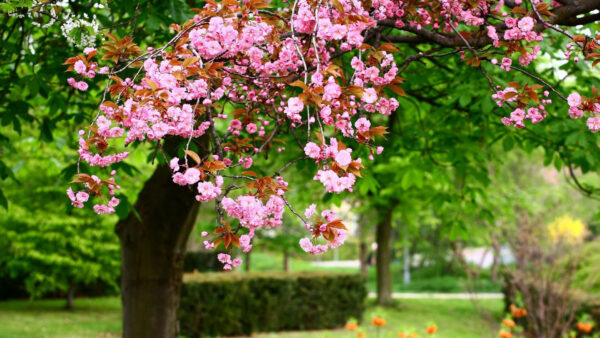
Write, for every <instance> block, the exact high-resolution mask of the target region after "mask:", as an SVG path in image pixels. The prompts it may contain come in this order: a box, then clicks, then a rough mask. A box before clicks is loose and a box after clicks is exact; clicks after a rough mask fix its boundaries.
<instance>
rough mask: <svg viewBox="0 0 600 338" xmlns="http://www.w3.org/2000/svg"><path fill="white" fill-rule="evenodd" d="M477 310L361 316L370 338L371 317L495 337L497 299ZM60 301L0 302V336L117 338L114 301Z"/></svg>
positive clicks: (453, 304) (388, 330) (421, 307)
mask: <svg viewBox="0 0 600 338" xmlns="http://www.w3.org/2000/svg"><path fill="white" fill-rule="evenodd" d="M476 304H477V306H478V307H480V309H482V310H485V311H486V312H487V313H489V314H490V315H491V320H486V319H484V318H483V317H482V316H481V315H480V314H479V312H478V310H477V309H476V307H475V306H474V303H472V302H471V301H469V300H432V299H427V300H426V299H410V300H409V299H406V300H401V301H398V302H397V304H396V306H395V307H393V308H389V309H380V308H377V307H374V306H369V308H368V310H367V313H366V315H365V318H364V321H365V329H366V331H365V332H366V333H367V336H375V335H374V334H375V330H374V329H373V328H372V327H371V324H370V321H371V318H372V316H374V315H379V316H381V317H383V318H385V319H386V320H387V322H388V323H387V325H386V327H385V328H384V329H383V330H382V332H381V333H382V334H381V337H396V334H397V332H398V331H399V330H401V329H406V330H414V331H417V332H418V333H420V336H423V333H424V331H423V330H424V329H425V327H426V326H427V325H429V324H431V323H435V324H437V325H438V327H439V331H438V335H437V337H495V336H496V335H497V333H496V332H497V330H498V326H497V324H496V323H497V322H499V320H500V319H501V316H502V301H501V300H481V301H478V302H477V303H476ZM63 306H64V301H63V300H40V301H7V302H0V337H2V338H4V337H19V338H20V337H117V336H120V330H121V322H120V308H121V304H120V299H119V298H117V297H110V298H85V299H76V300H75V310H73V311H67V310H64V309H63V308H62V307H63ZM258 336H260V337H354V334H353V333H351V332H349V331H345V330H343V329H340V330H331V331H317V332H286V333H273V334H261V335H258Z"/></svg>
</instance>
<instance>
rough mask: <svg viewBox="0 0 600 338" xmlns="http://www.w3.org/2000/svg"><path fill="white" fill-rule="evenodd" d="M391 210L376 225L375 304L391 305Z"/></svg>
mask: <svg viewBox="0 0 600 338" xmlns="http://www.w3.org/2000/svg"><path fill="white" fill-rule="evenodd" d="M393 211H394V210H393V208H390V209H388V210H386V213H385V215H383V217H382V219H381V221H380V222H379V224H377V263H376V265H377V304H379V305H390V304H392V275H391V273H390V264H391V260H392V251H391V248H390V238H391V236H392V214H393Z"/></svg>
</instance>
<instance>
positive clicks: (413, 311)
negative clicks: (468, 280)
mask: <svg viewBox="0 0 600 338" xmlns="http://www.w3.org/2000/svg"><path fill="white" fill-rule="evenodd" d="M478 309H479V310H478ZM502 310H503V308H502V301H501V300H487V299H486V300H479V301H477V302H476V303H473V302H472V301H470V300H437V299H406V300H399V301H398V302H397V303H396V305H395V306H394V307H393V308H377V307H372V306H370V307H369V308H368V310H367V312H366V314H365V317H364V319H363V323H362V328H363V330H364V332H365V333H366V334H367V337H376V336H377V331H376V329H375V328H374V327H373V326H372V325H371V318H372V317H373V316H375V315H377V316H380V317H382V318H384V319H385V320H386V321H387V324H386V326H385V327H383V328H382V329H381V332H380V337H396V336H397V334H398V332H401V331H409V332H416V333H418V334H419V336H420V337H423V336H427V335H426V334H425V328H426V327H427V326H429V325H431V324H436V325H437V326H438V332H437V334H436V337H437V338H444V337H449V338H450V337H452V338H454V337H461V338H470V337H473V338H476V337H477V338H481V337H497V335H498V330H499V328H500V326H499V324H498V323H499V322H500V320H501V319H502ZM479 311H481V312H482V313H485V314H486V315H487V316H489V318H488V319H486V318H485V316H486V315H482V314H480V312H479ZM259 336H260V337H265V338H267V337H297V338H304V337H306V338H308V337H355V335H354V334H353V333H352V332H350V331H347V330H343V329H340V330H330V331H313V332H286V333H272V334H263V335H259Z"/></svg>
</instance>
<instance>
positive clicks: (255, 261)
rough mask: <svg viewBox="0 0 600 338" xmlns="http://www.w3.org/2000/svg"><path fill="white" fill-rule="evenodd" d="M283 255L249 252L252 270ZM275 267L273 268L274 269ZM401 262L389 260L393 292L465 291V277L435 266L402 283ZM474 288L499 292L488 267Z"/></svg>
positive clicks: (371, 273)
mask: <svg viewBox="0 0 600 338" xmlns="http://www.w3.org/2000/svg"><path fill="white" fill-rule="evenodd" d="M282 262H283V257H282V255H279V254H275V253H271V252H269V253H267V252H260V251H256V252H252V263H251V265H250V270H252V271H271V270H276V269H281V267H282V266H283V264H282ZM289 263H290V264H289V266H290V270H291V271H314V270H323V271H330V272H350V273H358V272H359V269H358V268H334V267H318V266H315V265H312V264H311V262H310V261H307V260H301V259H294V258H290V261H289ZM274 267H275V269H274ZM402 270H403V266H402V264H400V263H398V262H395V263H392V264H391V273H392V291H393V292H442V293H457V292H468V291H469V289H468V288H467V282H466V278H465V277H464V275H463V276H457V275H448V274H446V273H443V272H441V271H439V269H435V268H434V267H425V268H420V269H413V270H412V272H411V282H410V284H408V285H405V284H404V283H403V282H402V280H403V279H402V274H403V271H402ZM376 273H377V271H376V269H375V267H374V266H369V267H368V269H367V288H368V290H369V291H370V292H375V291H376V288H377V277H376ZM473 289H474V290H475V291H477V292H500V291H501V287H500V285H499V284H495V283H493V282H492V281H491V279H490V277H489V271H484V272H483V273H482V274H481V276H480V278H479V279H478V280H476V281H474V285H473Z"/></svg>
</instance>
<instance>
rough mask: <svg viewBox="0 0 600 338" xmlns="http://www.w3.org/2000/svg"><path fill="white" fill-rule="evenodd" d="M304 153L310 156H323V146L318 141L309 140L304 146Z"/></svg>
mask: <svg viewBox="0 0 600 338" xmlns="http://www.w3.org/2000/svg"><path fill="white" fill-rule="evenodd" d="M304 153H305V154H306V156H308V157H310V158H313V159H318V158H319V157H320V156H321V148H320V147H319V146H318V145H317V144H316V143H313V142H308V143H307V144H306V146H305V147H304Z"/></svg>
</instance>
